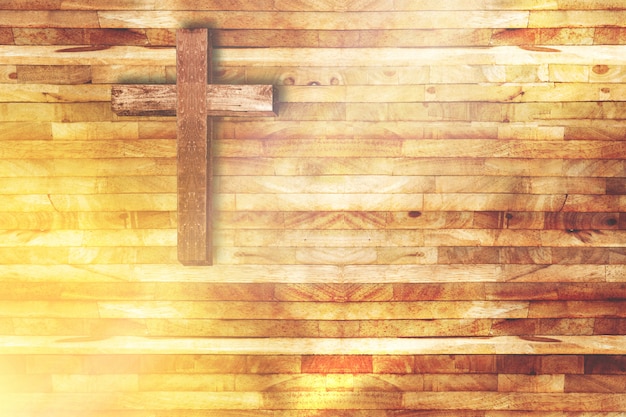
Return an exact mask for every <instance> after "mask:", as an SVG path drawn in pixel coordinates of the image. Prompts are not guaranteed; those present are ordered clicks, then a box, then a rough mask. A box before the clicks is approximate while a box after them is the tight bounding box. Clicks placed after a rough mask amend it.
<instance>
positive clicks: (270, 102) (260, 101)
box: [111, 84, 278, 117]
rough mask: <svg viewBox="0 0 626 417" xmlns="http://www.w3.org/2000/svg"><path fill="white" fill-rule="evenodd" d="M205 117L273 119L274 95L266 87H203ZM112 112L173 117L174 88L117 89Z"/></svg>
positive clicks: (142, 86)
mask: <svg viewBox="0 0 626 417" xmlns="http://www.w3.org/2000/svg"><path fill="white" fill-rule="evenodd" d="M206 95H207V97H206V104H207V109H206V114H207V116H209V117H210V116H237V115H242V114H241V113H242V112H245V115H246V116H250V117H256V116H275V115H276V114H277V111H278V110H277V103H278V98H277V94H276V92H275V91H274V89H273V88H272V86H268V85H217V84H212V85H208V86H207V87H206ZM111 96H112V108H113V112H115V113H116V114H118V115H120V116H175V115H176V97H177V87H176V86H175V85H142V84H136V85H117V86H113V88H112V91H111Z"/></svg>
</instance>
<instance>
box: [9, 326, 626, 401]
mask: <svg viewBox="0 0 626 417" xmlns="http://www.w3.org/2000/svg"><path fill="white" fill-rule="evenodd" d="M1 339H2V344H1V345H0V352H2V354H21V355H37V354H45V355H55V354H63V355H85V354H94V353H97V354H100V355H104V354H108V355H112V354H114V355H120V354H124V355H128V354H158V353H162V352H164V351H167V352H168V354H170V355H174V354H191V355H198V354H212V355H223V354H226V355H228V354H231V355H232V354H233V352H236V353H237V354H240V355H294V354H295V355H317V354H320V353H321V352H323V353H324V354H326V355H333V354H335V355H368V354H374V355H376V354H378V355H424V354H426V355H428V354H443V355H454V354H474V355H480V354H487V355H489V354H491V355H492V354H500V355H511V354H535V355H550V354H558V355H580V354H597V355H611V354H613V355H623V354H624V347H623V346H624V336H593V337H589V336H559V337H530V338H527V339H529V340H525V339H524V338H520V337H516V336H500V337H491V338H443V339H441V338H419V339H410V338H407V339H402V338H400V339H398V338H391V339H389V338H376V339H323V338H322V339H302V338H299V339H281V338H278V339H245V338H242V339H213V338H201V339H199V338H167V339H154V338H143V337H130V336H128V337H121V336H116V337H110V338H107V339H106V340H98V341H88V340H84V339H82V338H71V337H69V338H65V339H60V340H59V338H58V336H49V337H46V336H33V337H22V336H2V337H1ZM622 398H623V396H622Z"/></svg>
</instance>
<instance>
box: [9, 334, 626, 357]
mask: <svg viewBox="0 0 626 417" xmlns="http://www.w3.org/2000/svg"><path fill="white" fill-rule="evenodd" d="M589 339H590V338H589V337H585V336H559V337H528V338H524V337H516V336H500V337H489V338H443V339H442V338H419V339H402V338H376V339H349V338H348V339H346V338H341V339H336V338H335V339H331V338H319V339H304V338H298V339H291V338H276V339H268V340H264V339H258V338H256V339H245V338H239V339H228V338H227V339H212V338H165V339H159V338H143V337H130V336H128V337H122V336H116V337H111V338H107V339H105V340H85V339H83V338H71V337H70V338H65V339H59V337H58V336H52V337H45V336H36V337H35V336H34V337H22V336H4V337H2V342H3V343H2V346H1V347H0V352H2V353H3V354H22V355H28V354H42V353H45V354H48V355H54V354H67V355H85V354H100V355H104V354H139V353H142V354H157V353H160V352H164V351H165V352H167V353H168V354H170V355H174V354H192V355H193V354H213V355H224V354H225V355H233V354H234V355H317V354H318V353H319V352H324V353H325V354H326V355H333V354H335V355H372V354H379V355H433V354H441V355H455V354H461V355H468V354H469V355H483V354H486V355H493V354H501V355H515V354H518V355H519V354H522V355H523V354H535V355H536V354H540V355H550V354H553V355H554V354H558V355H580V354H604V355H610V354H615V355H623V352H624V349H623V343H624V336H595V337H594V338H593V339H591V340H589Z"/></svg>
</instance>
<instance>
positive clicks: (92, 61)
mask: <svg viewBox="0 0 626 417" xmlns="http://www.w3.org/2000/svg"><path fill="white" fill-rule="evenodd" d="M316 19H317V18H316ZM142 27H143V26H142ZM97 49H98V50H85V49H84V48H82V49H75V48H65V49H61V50H59V49H58V47H56V46H29V47H24V46H15V45H2V46H0V54H2V56H3V57H4V65H102V64H105V65H112V64H114V65H156V66H163V65H166V66H173V65H175V64H176V53H175V51H174V48H151V49H148V48H143V47H137V46H111V47H106V48H97ZM559 51H560V53H559V54H546V53H545V51H532V50H530V51H529V50H525V49H521V48H519V47H517V46H494V47H492V48H487V49H473V48H469V49H468V48H459V47H457V48H455V47H451V48H437V47H434V48H358V49H340V48H263V49H258V48H241V49H231V48H225V49H223V50H220V57H219V59H218V60H217V62H218V63H219V65H220V66H223V67H224V68H230V67H242V66H244V67H245V66H248V65H249V63H250V62H254V63H257V65H260V63H262V66H269V67H291V68H293V67H311V68H316V67H331V68H332V67H363V66H365V67H367V66H369V65H370V64H371V63H372V62H384V63H385V66H388V67H415V63H416V62H420V63H423V62H428V63H429V65H431V66H442V65H446V66H450V65H458V63H459V62H464V65H485V66H493V65H496V66H518V65H523V66H524V65H531V66H532V65H545V64H558V65H567V66H572V65H580V66H585V67H586V68H587V69H588V70H590V69H591V68H592V67H593V66H595V65H610V66H611V67H612V66H624V65H626V58H625V57H624V56H623V54H622V48H621V46H620V45H597V46H584V45H583V46H580V45H575V46H574V45H564V46H559ZM375 58H377V59H375ZM550 81H558V80H557V79H551V80H550ZM573 81H576V80H573ZM578 81H580V80H578ZM583 81H584V80H583Z"/></svg>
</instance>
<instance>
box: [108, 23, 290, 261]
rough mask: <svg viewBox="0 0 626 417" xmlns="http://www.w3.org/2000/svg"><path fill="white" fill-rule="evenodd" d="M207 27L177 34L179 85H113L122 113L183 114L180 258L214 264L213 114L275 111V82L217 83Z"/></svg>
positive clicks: (180, 133)
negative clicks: (214, 80) (270, 83)
mask: <svg viewBox="0 0 626 417" xmlns="http://www.w3.org/2000/svg"><path fill="white" fill-rule="evenodd" d="M211 60H212V49H211V38H210V32H209V31H208V30H207V29H179V30H178V31H177V33H176V86H172V85H143V84H138V85H120V86H114V87H113V88H112V90H111V99H112V108H113V111H114V112H115V113H116V114H118V115H121V116H138V115H139V116H142V115H149V116H155V115H156V116H173V115H176V116H177V120H176V131H177V173H176V175H177V187H178V193H177V194H178V196H177V210H178V233H177V234H178V238H177V239H178V249H177V252H178V260H179V261H180V262H181V263H182V264H183V265H212V264H213V254H212V252H213V239H212V233H211V229H212V198H211V196H212V182H213V181H212V179H213V169H212V138H213V120H212V116H275V115H276V114H277V106H278V99H277V94H276V92H275V90H274V88H273V87H272V86H271V85H241V86H238V85H215V84H211V82H212V75H211Z"/></svg>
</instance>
